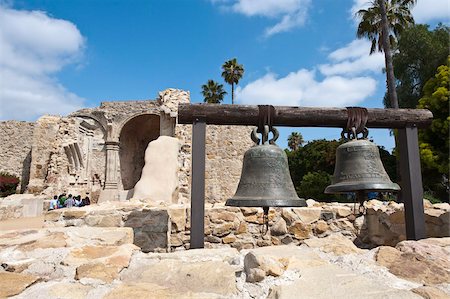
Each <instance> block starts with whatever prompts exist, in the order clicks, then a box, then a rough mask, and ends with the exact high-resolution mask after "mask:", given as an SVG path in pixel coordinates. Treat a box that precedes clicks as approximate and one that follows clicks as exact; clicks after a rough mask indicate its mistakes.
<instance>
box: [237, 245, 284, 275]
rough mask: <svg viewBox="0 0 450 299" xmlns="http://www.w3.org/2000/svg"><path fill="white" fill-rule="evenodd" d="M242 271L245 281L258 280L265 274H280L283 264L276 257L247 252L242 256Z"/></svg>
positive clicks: (282, 270)
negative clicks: (244, 274)
mask: <svg viewBox="0 0 450 299" xmlns="http://www.w3.org/2000/svg"><path fill="white" fill-rule="evenodd" d="M244 271H245V273H246V275H247V276H246V281H247V282H259V281H262V280H263V279H264V277H266V275H271V276H275V277H277V276H280V275H282V274H283V272H284V266H283V264H281V263H280V262H279V261H277V260H276V259H273V258H271V257H268V256H263V255H258V254H255V253H254V252H249V253H247V254H246V255H245V257H244Z"/></svg>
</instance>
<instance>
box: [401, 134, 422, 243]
mask: <svg viewBox="0 0 450 299" xmlns="http://www.w3.org/2000/svg"><path fill="white" fill-rule="evenodd" d="M398 140H399V144H398V147H399V155H400V175H401V182H400V183H401V186H400V187H401V191H400V192H401V198H402V199H403V203H404V207H405V226H406V238H407V239H408V240H419V239H423V238H426V231H425V215H424V209H423V187H422V173H421V171H420V156H419V140H418V136H417V128H416V127H406V128H403V129H399V130H398Z"/></svg>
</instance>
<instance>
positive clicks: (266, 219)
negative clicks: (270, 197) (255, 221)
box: [261, 207, 269, 236]
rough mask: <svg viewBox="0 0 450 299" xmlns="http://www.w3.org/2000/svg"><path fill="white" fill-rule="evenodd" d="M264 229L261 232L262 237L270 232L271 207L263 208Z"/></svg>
mask: <svg viewBox="0 0 450 299" xmlns="http://www.w3.org/2000/svg"><path fill="white" fill-rule="evenodd" d="M263 211H264V214H263V227H262V230H261V235H263V236H264V235H265V234H267V232H268V231H269V207H263Z"/></svg>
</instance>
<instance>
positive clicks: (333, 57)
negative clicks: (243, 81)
mask: <svg viewBox="0 0 450 299" xmlns="http://www.w3.org/2000/svg"><path fill="white" fill-rule="evenodd" d="M369 52H370V43H369V42H368V41H365V40H354V41H352V42H350V43H349V44H347V45H345V46H344V47H342V48H339V49H337V50H335V51H332V52H331V53H330V54H329V55H328V60H329V63H328V64H322V65H319V66H318V69H319V71H320V73H321V74H322V75H324V78H323V79H318V78H317V77H318V76H316V71H315V70H307V69H300V70H298V71H296V72H291V73H289V74H288V75H286V76H285V77H278V76H277V75H276V74H274V73H273V72H270V71H269V72H268V73H267V74H266V75H264V76H263V77H261V78H259V79H257V80H255V81H253V82H250V83H248V84H247V85H246V86H244V87H238V88H237V89H236V99H237V102H239V103H242V104H250V105H255V104H272V105H287V106H325V107H326V106H333V107H345V106H352V105H357V104H359V103H361V102H363V101H364V100H366V99H367V98H368V97H369V96H371V95H373V94H374V93H375V90H376V85H377V81H376V80H375V79H374V78H371V77H370V76H368V75H365V74H366V73H381V69H382V67H383V66H384V57H383V54H381V53H377V54H374V55H369Z"/></svg>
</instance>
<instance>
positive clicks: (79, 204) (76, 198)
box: [75, 195, 82, 207]
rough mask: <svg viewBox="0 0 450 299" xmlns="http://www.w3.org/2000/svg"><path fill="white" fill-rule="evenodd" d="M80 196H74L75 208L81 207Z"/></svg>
mask: <svg viewBox="0 0 450 299" xmlns="http://www.w3.org/2000/svg"><path fill="white" fill-rule="evenodd" d="M81 202H82V200H81V195H78V196H75V206H76V207H81Z"/></svg>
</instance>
